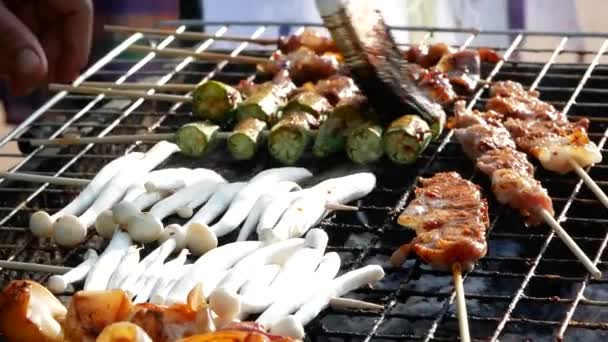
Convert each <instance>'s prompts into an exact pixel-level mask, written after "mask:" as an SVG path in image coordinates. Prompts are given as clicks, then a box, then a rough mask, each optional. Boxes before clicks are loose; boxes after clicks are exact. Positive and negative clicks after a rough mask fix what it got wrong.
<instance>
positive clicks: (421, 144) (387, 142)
mask: <svg viewBox="0 0 608 342" xmlns="http://www.w3.org/2000/svg"><path fill="white" fill-rule="evenodd" d="M431 136H432V134H431V130H430V128H429V125H428V124H427V123H426V122H425V121H424V120H422V119H421V118H420V117H419V116H416V115H405V116H402V117H400V118H398V119H396V120H395V121H393V122H391V124H390V125H389V126H388V128H387V129H386V131H385V132H384V136H383V137H382V141H383V145H384V152H385V153H386V155H387V156H388V157H389V158H390V160H392V161H394V162H395V163H399V164H411V163H414V162H415V161H416V159H417V158H418V156H419V155H420V153H422V151H424V149H425V148H426V147H427V146H428V144H429V141H430V140H431Z"/></svg>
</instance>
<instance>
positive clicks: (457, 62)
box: [435, 50, 481, 93]
mask: <svg viewBox="0 0 608 342" xmlns="http://www.w3.org/2000/svg"><path fill="white" fill-rule="evenodd" d="M435 69H436V70H438V71H439V72H442V73H445V74H446V75H447V78H448V79H449V81H450V83H451V84H452V85H453V86H455V87H457V88H458V89H461V90H463V91H464V92H467V93H472V92H473V91H474V90H475V88H477V82H479V79H480V78H481V58H480V57H479V53H478V52H477V51H474V50H463V51H458V52H454V53H448V54H445V55H443V57H441V59H440V60H439V62H438V63H437V65H436V66H435Z"/></svg>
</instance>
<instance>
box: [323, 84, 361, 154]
mask: <svg viewBox="0 0 608 342" xmlns="http://www.w3.org/2000/svg"><path fill="white" fill-rule="evenodd" d="M368 116H369V107H368V105H367V99H366V98H365V97H364V96H362V95H356V96H352V97H349V98H345V99H342V100H340V102H338V104H336V107H335V108H334V110H333V112H332V114H331V115H330V116H329V118H327V120H325V122H323V123H322V124H321V127H320V128H319V132H318V133H317V137H316V139H315V143H314V146H313V153H314V155H315V156H317V157H320V158H325V157H328V156H330V155H332V154H334V153H337V152H339V151H341V150H343V149H344V145H345V144H346V130H347V129H348V128H349V127H351V126H354V125H356V124H360V123H361V121H362V120H364V118H366V117H368Z"/></svg>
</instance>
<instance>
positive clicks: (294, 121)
mask: <svg viewBox="0 0 608 342" xmlns="http://www.w3.org/2000/svg"><path fill="white" fill-rule="evenodd" d="M314 121H316V120H315V119H314V117H312V114H310V113H307V112H304V111H292V112H290V113H287V114H285V115H284V116H283V118H281V120H279V122H278V123H277V124H276V125H274V127H272V129H271V130H270V134H269V135H268V151H269V153H270V155H271V156H272V157H273V158H274V159H276V160H278V161H279V162H281V163H282V164H285V165H293V164H295V163H296V162H297V161H298V160H300V158H301V157H302V155H303V154H304V151H305V150H306V147H307V146H308V144H309V142H310V140H311V132H310V130H311V122H314Z"/></svg>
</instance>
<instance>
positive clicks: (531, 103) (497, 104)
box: [486, 81, 565, 120]
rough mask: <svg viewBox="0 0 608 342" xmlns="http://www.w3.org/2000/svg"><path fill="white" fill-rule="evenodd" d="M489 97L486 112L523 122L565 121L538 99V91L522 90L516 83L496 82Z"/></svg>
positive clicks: (549, 106)
mask: <svg viewBox="0 0 608 342" xmlns="http://www.w3.org/2000/svg"><path fill="white" fill-rule="evenodd" d="M490 96H491V97H490V99H489V100H488V102H487V103H486V110H494V111H497V112H499V113H502V114H504V115H506V116H508V117H513V118H520V119H525V120H530V119H539V120H565V116H564V114H563V113H561V112H559V111H558V110H556V109H555V107H553V106H552V105H551V104H549V103H547V102H544V101H542V100H540V99H539V98H538V96H539V92H538V91H534V90H533V91H528V90H524V88H523V86H522V85H521V84H520V83H518V82H514V81H501V82H496V83H495V84H494V85H493V86H492V87H491V88H490Z"/></svg>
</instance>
